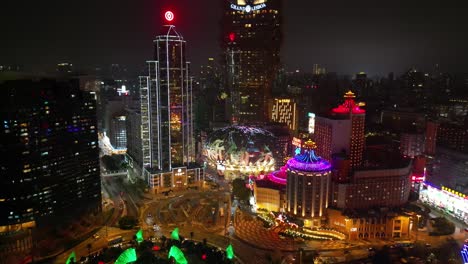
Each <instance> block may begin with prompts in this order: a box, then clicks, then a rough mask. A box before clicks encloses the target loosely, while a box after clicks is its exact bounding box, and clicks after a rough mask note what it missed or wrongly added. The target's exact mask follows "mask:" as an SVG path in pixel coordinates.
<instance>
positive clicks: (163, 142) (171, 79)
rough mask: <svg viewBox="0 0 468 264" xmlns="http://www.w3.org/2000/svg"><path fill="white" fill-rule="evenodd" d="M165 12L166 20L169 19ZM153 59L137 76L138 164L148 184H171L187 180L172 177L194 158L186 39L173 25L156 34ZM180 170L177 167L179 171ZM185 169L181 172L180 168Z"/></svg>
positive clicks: (169, 20)
mask: <svg viewBox="0 0 468 264" xmlns="http://www.w3.org/2000/svg"><path fill="white" fill-rule="evenodd" d="M169 13H170V12H167V13H166V21H167V22H168V23H170V22H171V21H172V19H173V15H171V14H172V13H170V14H169ZM153 42H154V48H155V52H154V60H152V61H148V62H147V63H148V75H147V76H141V77H140V96H141V98H140V99H141V108H140V112H141V135H142V138H141V140H142V151H143V161H142V165H143V167H144V168H145V169H146V172H145V173H144V174H145V176H146V179H147V180H148V182H149V185H150V186H152V187H157V186H166V187H173V186H175V185H177V184H176V183H178V184H181V185H186V184H187V181H186V179H185V178H184V179H183V180H180V181H179V180H177V179H175V178H174V177H175V175H174V173H173V174H171V175H169V174H167V175H166V176H163V175H164V173H171V172H173V170H174V169H177V171H179V174H178V175H181V176H187V174H186V173H182V174H184V175H182V174H180V173H181V172H182V171H183V170H182V169H181V168H182V167H186V166H187V165H188V164H189V163H191V162H194V160H195V151H194V137H193V120H192V119H193V118H192V115H193V114H192V83H191V79H190V78H189V65H190V63H189V62H187V61H186V57H185V45H186V41H185V40H184V38H183V37H182V35H180V34H179V33H178V32H177V31H176V30H175V27H174V26H173V25H168V26H165V29H164V33H163V34H161V35H159V36H156V38H155V40H154V41H153ZM179 169H180V170H179ZM184 172H185V171H184Z"/></svg>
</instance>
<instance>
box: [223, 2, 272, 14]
mask: <svg viewBox="0 0 468 264" xmlns="http://www.w3.org/2000/svg"><path fill="white" fill-rule="evenodd" d="M265 7H266V4H265V3H261V4H258V5H254V6H251V5H246V6H239V5H235V4H231V9H233V10H237V11H242V12H247V13H250V12H252V11H257V10H260V9H263V8H265Z"/></svg>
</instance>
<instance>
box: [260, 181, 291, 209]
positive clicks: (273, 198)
mask: <svg viewBox="0 0 468 264" xmlns="http://www.w3.org/2000/svg"><path fill="white" fill-rule="evenodd" d="M274 173H279V172H274ZM268 177H271V176H270V175H269V176H268ZM273 177H277V176H273ZM285 193H286V186H285V185H284V184H282V183H278V182H275V181H273V180H271V178H269V179H263V180H259V181H256V182H255V184H254V197H255V203H256V205H257V208H263V209H266V210H268V211H273V212H283V211H284V208H285Z"/></svg>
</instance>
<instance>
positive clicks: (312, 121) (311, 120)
mask: <svg viewBox="0 0 468 264" xmlns="http://www.w3.org/2000/svg"><path fill="white" fill-rule="evenodd" d="M308 116H309V133H310V134H313V133H314V132H315V114H314V113H309V114H308Z"/></svg>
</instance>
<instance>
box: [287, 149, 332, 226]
mask: <svg viewBox="0 0 468 264" xmlns="http://www.w3.org/2000/svg"><path fill="white" fill-rule="evenodd" d="M303 147H304V150H303V153H302V154H299V155H297V156H295V157H294V158H292V159H290V160H288V162H287V163H286V167H287V183H286V203H287V211H288V212H289V213H290V214H294V215H296V216H298V217H303V218H313V219H312V222H311V226H320V224H321V219H322V217H323V216H324V215H325V210H326V208H327V207H328V203H329V194H330V187H331V165H330V163H329V162H328V161H326V160H324V159H322V158H321V157H318V156H316V155H315V149H316V145H315V142H313V141H312V140H308V141H307V142H305V143H304V145H303Z"/></svg>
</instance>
